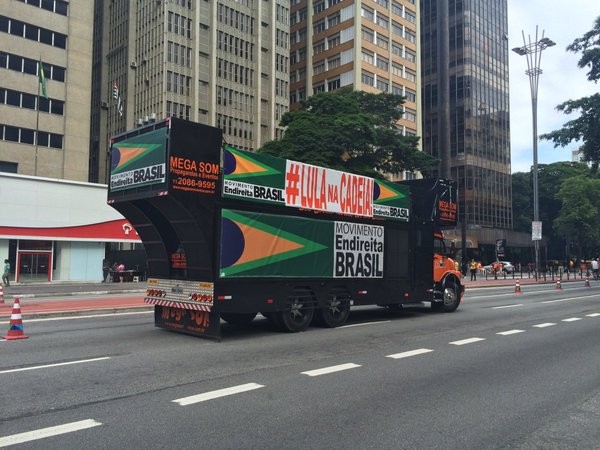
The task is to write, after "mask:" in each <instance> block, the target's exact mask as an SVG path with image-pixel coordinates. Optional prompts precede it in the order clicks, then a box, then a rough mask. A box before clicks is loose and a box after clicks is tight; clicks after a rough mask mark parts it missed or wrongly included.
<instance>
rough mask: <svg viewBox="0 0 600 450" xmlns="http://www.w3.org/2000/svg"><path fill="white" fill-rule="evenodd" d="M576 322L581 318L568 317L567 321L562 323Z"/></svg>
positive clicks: (564, 320)
mask: <svg viewBox="0 0 600 450" xmlns="http://www.w3.org/2000/svg"><path fill="white" fill-rule="evenodd" d="M578 320H581V317H569V318H568V319H563V320H562V321H563V322H577V321H578Z"/></svg>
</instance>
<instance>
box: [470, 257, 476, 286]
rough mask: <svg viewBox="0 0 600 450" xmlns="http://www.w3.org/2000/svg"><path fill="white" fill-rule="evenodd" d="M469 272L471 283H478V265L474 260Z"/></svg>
mask: <svg viewBox="0 0 600 450" xmlns="http://www.w3.org/2000/svg"><path fill="white" fill-rule="evenodd" d="M469 270H471V281H477V263H476V262H475V259H473V258H471V262H470V263H469Z"/></svg>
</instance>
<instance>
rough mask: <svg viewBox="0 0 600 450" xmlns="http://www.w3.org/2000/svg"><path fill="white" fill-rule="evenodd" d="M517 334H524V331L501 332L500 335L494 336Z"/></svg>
mask: <svg viewBox="0 0 600 450" xmlns="http://www.w3.org/2000/svg"><path fill="white" fill-rule="evenodd" d="M518 333H525V330H508V331H501V332H500V333H496V334H500V335H502V336H510V335H511V334H518Z"/></svg>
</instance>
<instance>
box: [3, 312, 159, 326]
mask: <svg viewBox="0 0 600 450" xmlns="http://www.w3.org/2000/svg"><path fill="white" fill-rule="evenodd" d="M50 312H60V311H50ZM134 314H154V311H139V312H138V311H132V312H123V313H114V314H88V315H85V316H65V317H43V318H39V319H27V323H31V322H51V321H56V320H76V319H95V318H97V317H114V316H131V315H134ZM5 323H9V321H6V322H0V325H1V324H5Z"/></svg>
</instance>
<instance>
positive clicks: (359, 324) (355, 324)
mask: <svg viewBox="0 0 600 450" xmlns="http://www.w3.org/2000/svg"><path fill="white" fill-rule="evenodd" d="M390 322H391V320H378V321H377V322H365V323H353V324H352V325H343V326H341V327H338V329H340V328H352V327H362V326H365V325H377V324H380V323H390Z"/></svg>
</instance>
